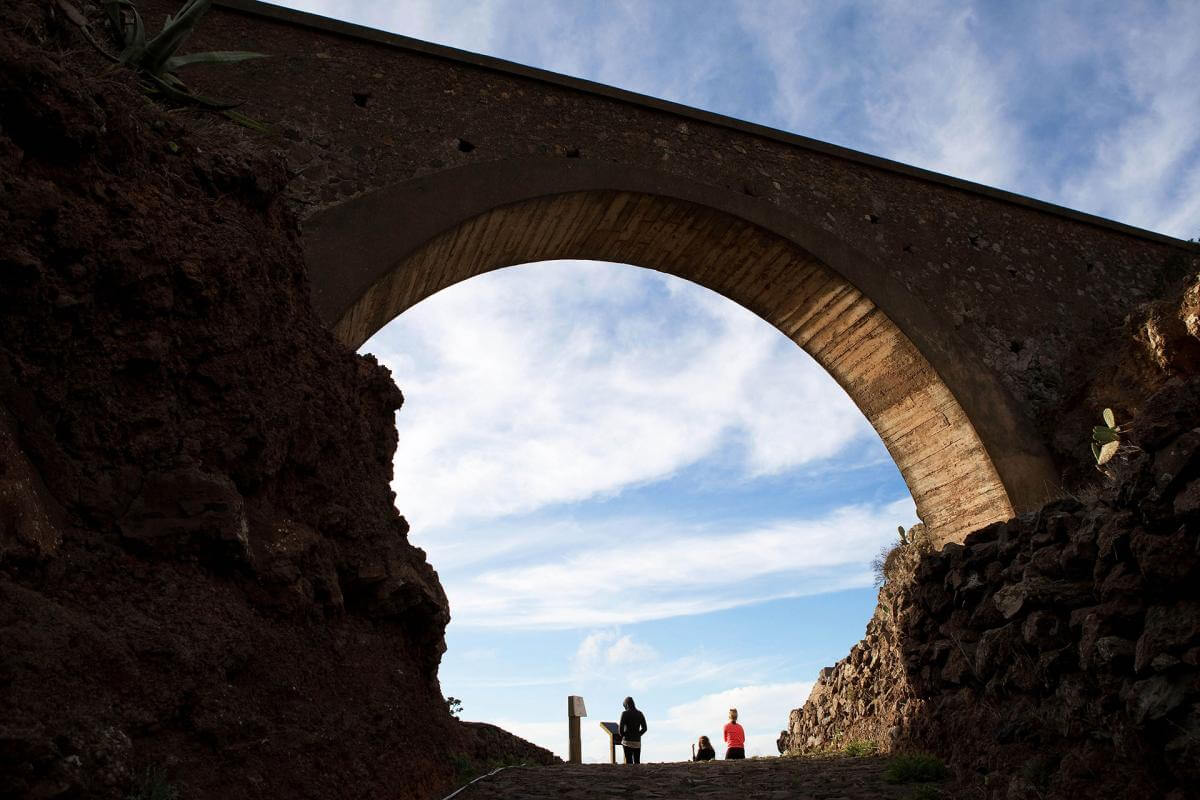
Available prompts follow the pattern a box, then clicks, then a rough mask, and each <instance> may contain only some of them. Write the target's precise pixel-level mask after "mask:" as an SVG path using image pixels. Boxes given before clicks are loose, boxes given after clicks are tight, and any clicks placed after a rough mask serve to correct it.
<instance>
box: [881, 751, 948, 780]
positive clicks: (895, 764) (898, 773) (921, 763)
mask: <svg viewBox="0 0 1200 800" xmlns="http://www.w3.org/2000/svg"><path fill="white" fill-rule="evenodd" d="M948 774H949V773H948V772H947V771H946V765H945V764H944V763H942V760H941V759H940V758H938V757H937V756H934V755H930V754H929V753H901V754H900V755H897V756H893V757H892V758H891V760H889V761H888V763H887V766H886V767H884V770H883V779H884V780H885V781H887V782H888V783H918V782H919V783H924V782H927V781H940V780H942V779H943V778H945V777H946V776H947V775H948Z"/></svg>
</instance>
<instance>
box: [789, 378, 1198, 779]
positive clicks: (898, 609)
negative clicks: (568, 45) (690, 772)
mask: <svg viewBox="0 0 1200 800" xmlns="http://www.w3.org/2000/svg"><path fill="white" fill-rule="evenodd" d="M1134 431H1135V432H1134V433H1133V434H1131V435H1130V437H1129V440H1130V442H1131V443H1132V444H1133V445H1134V447H1130V448H1126V450H1125V452H1124V454H1123V455H1122V457H1121V458H1120V460H1119V461H1118V463H1117V464H1116V465H1115V467H1114V468H1113V475H1112V478H1111V480H1110V481H1109V485H1108V486H1107V487H1106V488H1104V489H1103V490H1101V491H1099V492H1095V493H1090V494H1087V495H1085V496H1084V497H1083V499H1080V498H1076V497H1067V498H1064V499H1062V500H1059V501H1056V502H1054V503H1051V504H1050V505H1047V506H1046V507H1045V508H1043V509H1042V510H1040V511H1038V512H1033V513H1028V514H1024V515H1022V516H1021V517H1019V518H1017V519H1014V520H1011V521H1009V522H1007V523H999V524H995V525H992V526H989V527H987V528H984V529H982V530H980V531H977V532H975V533H973V534H971V535H970V536H968V537H967V539H966V541H965V542H964V543H963V544H962V545H955V544H950V545H947V546H946V547H945V548H944V549H943V550H941V551H940V552H936V553H931V554H927V555H924V556H920V555H918V554H917V553H916V552H915V551H914V550H913V549H912V548H908V549H907V550H902V551H901V552H900V553H898V554H897V555H896V556H895V557H894V558H893V564H892V570H891V577H890V578H889V580H888V582H887V583H886V584H885V585H884V586H883V588H882V589H881V591H880V596H879V605H878V607H877V608H876V611H875V615H874V617H873V618H872V619H871V621H870V623H869V624H868V627H867V635H866V638H865V639H864V640H863V641H862V642H860V643H859V644H858V645H856V646H855V647H854V648H853V649H852V650H851V653H850V655H849V656H848V657H847V658H846V659H843V660H842V661H841V662H839V663H838V664H837V665H835V666H834V667H831V668H827V669H825V670H823V671H822V673H821V675H820V678H819V680H818V682H817V684H816V686H815V687H814V688H813V690H812V694H811V695H810V697H809V699H808V702H807V703H806V704H805V705H804V706H803V707H802V708H798V709H796V710H794V711H793V712H792V713H791V716H790V719H789V725H788V730H786V731H784V732H783V734H782V735H781V737H780V740H779V746H780V751H781V752H784V753H787V754H802V753H810V752H819V751H827V750H833V749H841V748H844V747H845V746H846V745H847V744H848V743H849V742H851V741H855V740H870V741H872V742H875V743H876V744H877V746H879V747H880V748H881V749H883V750H894V749H908V748H920V749H927V750H931V751H933V752H936V753H938V754H940V755H942V756H944V757H945V758H947V759H948V761H949V762H950V763H951V765H952V766H953V767H954V769H955V773H956V780H957V781H958V782H959V784H960V788H961V789H962V790H963V791H965V790H967V789H968V788H970V789H972V790H974V791H978V792H980V796H985V797H1005V798H1025V797H1029V798H1049V797H1062V798H1066V797H1073V796H1079V794H1080V793H1081V792H1087V793H1088V794H1089V795H1090V796H1096V797H1136V796H1143V797H1169V798H1180V799H1182V798H1189V797H1195V796H1196V792H1197V788H1196V787H1200V593H1198V592H1197V585H1198V583H1197V581H1198V580H1200V379H1197V378H1191V379H1189V380H1183V379H1178V378H1176V379H1174V380H1172V381H1169V382H1168V383H1167V385H1166V386H1164V387H1163V388H1162V389H1161V390H1160V391H1158V392H1157V393H1155V395H1154V396H1152V397H1151V398H1150V399H1149V400H1148V401H1147V402H1146V403H1145V405H1144V409H1143V413H1142V415H1141V416H1140V417H1139V419H1138V420H1137V421H1136V423H1135V427H1134ZM1081 446H1086V442H1082V443H1081ZM1092 494H1094V495H1095V496H1092ZM1084 500H1086V501H1087V502H1084Z"/></svg>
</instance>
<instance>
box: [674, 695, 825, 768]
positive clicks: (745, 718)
mask: <svg viewBox="0 0 1200 800" xmlns="http://www.w3.org/2000/svg"><path fill="white" fill-rule="evenodd" d="M812 687H813V683H812V681H795V682H788V683H764V684H753V685H749V686H739V687H737V688H734V689H726V690H725V691H722V692H714V693H713V694H706V695H704V696H702V697H699V698H697V699H695V700H692V701H689V702H686V703H680V704H679V705H675V706H672V707H671V708H669V709H668V710H667V716H666V719H665V720H661V724H660V725H659V726H656V730H662V731H663V733H664V738H665V739H666V741H667V743H668V746H669V747H671V748H672V749H674V748H676V747H678V748H679V749H680V750H683V751H684V752H686V753H687V755H685V756H684V758H687V757H689V756H690V752H691V748H690V743H691V742H694V741H696V739H697V738H698V737H699V736H700V735H701V734H704V735H706V736H708V737H709V739H711V740H712V742H713V745H714V746H715V747H716V748H717V752H718V754H722V753H723V748H722V745H721V741H722V740H721V730H722V729H723V728H724V726H725V722H726V721H727V720H728V714H729V709H731V708H736V709H737V710H738V723H739V724H740V725H741V726H742V727H743V728H744V729H745V731H746V755H748V756H774V755H779V749H778V747H777V746H776V744H775V742H776V740H777V739H778V737H779V732H780V731H781V730H783V729H784V728H786V727H787V722H788V718H787V715H788V712H789V711H790V710H791V709H793V708H797V707H799V706H802V705H804V701H805V700H807V699H808V694H809V692H811V691H812ZM676 742H679V743H680V744H679V745H676V744H675V743H676ZM685 748H686V749H685ZM664 760H666V759H665V758H664Z"/></svg>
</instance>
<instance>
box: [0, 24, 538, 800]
mask: <svg viewBox="0 0 1200 800" xmlns="http://www.w3.org/2000/svg"><path fill="white" fill-rule="evenodd" d="M91 10H92V11H93V12H94V11H95V9H91ZM289 178H290V175H289V173H288V172H287V169H286V167H285V165H284V162H283V160H282V158H281V157H280V156H279V155H278V154H276V153H275V152H274V147H273V144H272V140H271V139H270V138H269V137H263V136H260V135H258V134H253V133H251V132H249V131H246V130H244V129H242V128H239V127H237V126H235V125H233V124H232V123H229V122H228V121H226V120H224V119H223V118H221V117H217V116H214V115H209V114H203V113H198V112H177V113H166V111H165V110H164V109H163V108H161V107H159V106H156V105H155V104H153V103H151V102H150V101H149V100H148V99H147V97H146V96H145V95H144V93H143V92H142V91H141V90H140V89H139V88H138V86H137V84H136V82H135V80H134V78H133V77H132V76H131V74H130V73H128V72H127V71H123V70H118V71H110V70H109V69H108V64H107V62H105V61H103V60H102V59H101V58H100V56H99V55H98V54H97V53H95V52H94V51H93V50H92V49H90V48H89V47H88V46H87V45H86V44H85V43H84V41H83V40H82V38H80V36H79V35H78V32H77V31H76V30H74V29H73V28H72V27H71V26H70V25H69V24H67V23H66V22H65V21H64V19H63V18H62V16H61V12H59V11H58V10H57V8H56V7H55V4H54V3H44V2H34V1H33V0H15V1H14V2H7V3H5V4H4V5H3V7H2V8H0V797H5V798H8V797H111V798H117V797H124V796H125V795H126V793H127V792H128V791H129V789H130V785H131V782H134V781H136V780H137V779H139V778H140V777H141V776H143V775H144V774H145V771H146V770H147V769H153V770H161V772H162V775H163V779H164V780H165V781H167V782H169V783H170V784H172V785H174V786H175V787H176V788H178V789H179V790H180V792H181V794H182V796H185V797H263V798H267V797H272V798H273V797H313V798H335V797H355V798H384V797H386V798H422V797H429V796H432V795H435V794H436V793H437V792H441V791H442V790H445V789H448V788H449V787H450V786H451V785H452V784H453V783H454V782H455V781H457V780H458V779H460V778H461V777H462V770H463V765H464V764H465V763H468V762H471V761H475V762H480V763H482V762H487V761H491V760H499V759H506V758H507V759H512V758H520V759H522V760H529V761H534V762H547V761H549V760H552V756H550V754H549V753H547V752H546V751H544V750H541V749H540V748H536V747H534V746H532V745H530V744H528V743H527V742H524V741H522V740H519V739H516V737H512V736H510V735H508V734H506V733H504V732H502V731H499V730H498V729H495V728H491V727H490V726H469V725H462V724H459V723H457V722H455V721H454V720H453V719H452V718H451V717H450V715H449V713H448V712H447V709H446V706H445V703H444V700H443V698H442V695H441V691H440V687H439V685H438V682H437V672H436V671H437V666H438V662H439V660H440V658H441V653H442V651H443V650H444V642H443V638H442V634H443V630H444V627H445V624H446V622H447V620H448V618H449V614H448V607H447V603H446V598H445V595H444V593H443V591H442V588H441V586H440V584H439V583H438V579H437V575H436V573H435V572H434V571H433V570H432V568H431V567H430V566H429V565H428V564H427V563H426V561H425V557H424V553H423V552H422V551H421V550H419V549H417V548H414V547H412V546H411V545H410V544H409V543H408V541H407V536H406V534H407V525H406V523H405V521H404V519H403V518H402V517H401V516H399V515H398V514H397V512H396V510H395V508H394V506H393V496H392V493H391V491H390V489H389V480H390V478H391V457H392V453H393V451H394V449H395V445H396V433H395V427H394V423H393V415H394V413H395V411H396V409H398V408H399V407H400V404H401V402H402V397H401V395H400V392H399V390H398V389H396V387H395V385H394V384H393V383H392V381H391V378H390V375H389V374H388V372H387V370H385V369H383V368H382V367H380V366H379V365H378V364H377V363H376V362H375V361H374V360H373V359H371V358H369V357H359V356H356V355H354V354H352V353H350V352H347V351H346V350H345V349H344V348H343V347H342V346H340V345H339V344H337V343H336V342H335V341H334V340H333V338H332V337H331V336H330V334H329V333H328V332H327V331H326V330H325V329H324V327H323V326H322V325H321V324H320V322H319V321H318V319H317V318H316V316H315V315H314V313H313V311H312V309H311V306H310V301H309V294H308V286H307V279H306V276H305V272H304V268H303V261H302V259H301V255H300V250H299V246H298V243H297V241H298V233H297V224H296V222H295V219H294V218H293V217H292V216H291V214H290V213H289V212H288V210H287V209H286V208H285V207H284V204H283V203H282V202H281V201H280V199H279V198H280V193H281V191H282V189H283V187H284V186H285V185H286V183H287V181H288V180H289Z"/></svg>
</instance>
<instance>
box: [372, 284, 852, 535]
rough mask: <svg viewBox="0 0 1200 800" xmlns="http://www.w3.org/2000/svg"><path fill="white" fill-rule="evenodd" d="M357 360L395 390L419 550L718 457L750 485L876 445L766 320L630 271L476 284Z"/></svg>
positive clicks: (696, 290) (422, 309) (416, 314)
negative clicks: (373, 364) (389, 374)
mask: <svg viewBox="0 0 1200 800" xmlns="http://www.w3.org/2000/svg"><path fill="white" fill-rule="evenodd" d="M601 298H603V301H601ZM365 349H367V350H370V351H373V352H375V353H377V354H378V355H379V357H380V359H381V360H382V361H383V362H384V363H385V364H387V365H388V366H390V367H391V368H392V371H393V373H394V375H395V378H396V381H397V383H399V384H400V385H401V386H402V387H404V392H405V397H406V403H405V406H404V409H403V411H402V412H401V413H400V415H399V417H398V420H397V425H398V427H399V433H400V444H399V448H398V450H397V455H396V467H395V480H394V482H393V488H394V489H395V491H396V495H397V506H398V507H399V508H400V509H401V510H402V511H403V512H404V514H405V515H406V516H407V517H408V519H409V521H410V523H412V525H413V528H414V530H415V531H416V533H417V535H418V536H421V535H422V533H423V532H427V531H430V530H431V529H433V528H437V527H439V526H445V525H448V524H450V523H452V522H458V523H460V524H461V523H462V522H463V521H464V520H470V519H475V520H482V519H489V520H495V519H497V518H499V517H502V516H505V515H511V514H518V513H527V512H530V511H533V510H535V509H538V508H541V507H543V506H546V505H549V504H554V503H568V502H574V501H579V500H584V499H587V498H591V497H596V496H603V495H612V494H615V493H618V492H620V491H621V490H622V489H623V488H626V487H628V486H633V485H638V484H641V483H645V482H649V481H654V480H660V479H663V478H665V477H669V476H671V475H672V474H674V473H675V472H676V471H678V470H680V469H681V468H683V467H685V466H687V465H690V464H694V463H696V462H697V461H699V460H701V459H703V458H705V457H706V456H711V455H712V454H714V453H715V452H717V451H718V450H722V449H724V450H726V451H727V452H728V456H729V461H730V464H731V466H736V467H738V468H739V469H740V472H741V474H742V475H743V476H744V477H746V478H752V477H755V476H761V475H771V474H776V473H779V472H782V471H784V470H786V469H789V468H792V467H796V466H799V465H802V464H806V463H811V462H814V461H818V460H821V459H828V458H830V457H832V456H835V455H837V454H838V453H839V452H841V451H842V450H843V448H845V447H846V446H847V445H848V444H849V443H850V442H852V441H854V440H856V439H858V438H859V437H863V436H868V435H870V427H869V425H868V423H867V422H866V420H865V419H864V418H863V417H862V414H861V413H860V412H859V411H858V410H857V408H855V406H854V404H853V403H852V402H851V401H850V400H849V398H848V397H847V396H846V395H845V393H844V392H843V390H842V389H841V388H840V387H839V386H837V384H836V383H834V381H833V380H832V379H831V378H830V377H829V376H828V375H827V374H826V373H825V372H824V371H823V370H822V369H821V368H820V367H819V366H818V365H817V364H816V363H815V362H813V361H811V360H810V359H807V358H805V357H803V356H802V355H800V351H799V350H798V349H797V348H796V346H795V345H794V344H792V343H791V342H790V341H788V340H787V339H785V338H784V337H783V336H782V335H781V334H780V333H778V332H777V331H776V330H775V329H773V328H771V327H770V326H769V325H767V324H766V323H765V322H763V321H762V320H761V319H759V318H758V317H756V316H754V315H753V314H751V313H750V312H748V311H746V310H745V309H742V308H741V307H739V306H736V305H734V304H733V303H730V302H728V301H727V300H724V299H723V298H721V297H719V296H718V295H715V294H713V293H712V292H709V291H708V290H706V289H702V288H700V287H698V286H696V285H694V284H689V283H686V282H684V281H680V280H678V279H674V278H668V277H666V276H663V275H661V274H659V273H655V272H651V271H649V270H641V269H637V268H633V267H614V266H613V265H608V264H596V263H591V262H555V263H547V264H539V265H531V266H526V267H520V268H514V269H508V270H502V271H499V272H495V273H491V274H488V275H484V276H480V277H478V278H475V279H473V280H471V281H467V282H464V283H461V284H458V285H456V286H453V287H450V288H449V289H446V290H444V291H443V292H441V293H439V294H438V295H436V296H434V297H433V298H430V299H429V300H426V301H425V302H423V303H420V304H418V305H417V306H415V307H414V308H412V309H410V310H409V311H408V312H406V313H405V314H404V315H403V316H402V317H400V318H399V319H398V320H397V321H396V322H394V323H393V324H392V325H390V326H388V327H387V328H386V329H384V331H382V332H381V333H380V334H378V335H377V336H376V337H375V338H373V339H372V340H371V341H370V342H368V343H367V345H366V346H365ZM485 546H489V545H485Z"/></svg>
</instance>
